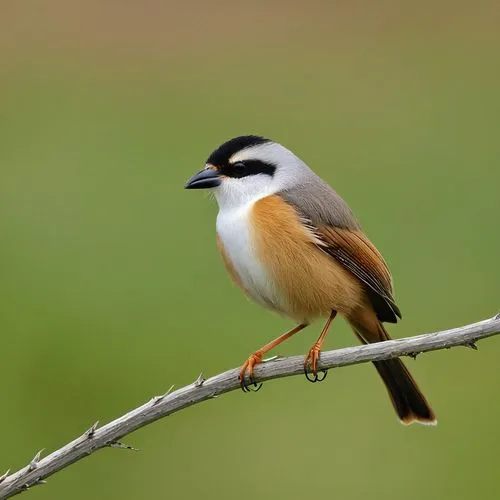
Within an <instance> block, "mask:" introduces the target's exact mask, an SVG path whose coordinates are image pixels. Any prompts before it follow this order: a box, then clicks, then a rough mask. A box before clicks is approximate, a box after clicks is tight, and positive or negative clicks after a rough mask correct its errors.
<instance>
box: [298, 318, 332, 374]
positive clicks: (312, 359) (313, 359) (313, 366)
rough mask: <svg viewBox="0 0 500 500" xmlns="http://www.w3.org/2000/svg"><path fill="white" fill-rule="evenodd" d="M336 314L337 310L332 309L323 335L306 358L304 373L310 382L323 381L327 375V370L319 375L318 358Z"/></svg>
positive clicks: (322, 332)
mask: <svg viewBox="0 0 500 500" xmlns="http://www.w3.org/2000/svg"><path fill="white" fill-rule="evenodd" d="M335 316H337V311H332V312H331V313H330V316H329V317H328V319H327V321H326V323H325V326H324V327H323V330H322V331H321V335H320V336H319V337H318V340H316V342H315V343H314V345H313V346H312V347H311V349H309V352H308V353H307V356H306V359H305V360H304V373H305V374H306V378H307V380H309V382H321V381H322V380H324V378H325V377H326V373H327V372H326V371H323V377H322V378H319V377H318V359H319V353H320V351H321V346H322V345H323V342H324V341H325V339H326V336H327V334H328V330H329V328H330V325H331V324H332V321H333V319H334V318H335ZM308 368H309V369H310V371H311V373H312V374H313V377H312V378H309V370H308Z"/></svg>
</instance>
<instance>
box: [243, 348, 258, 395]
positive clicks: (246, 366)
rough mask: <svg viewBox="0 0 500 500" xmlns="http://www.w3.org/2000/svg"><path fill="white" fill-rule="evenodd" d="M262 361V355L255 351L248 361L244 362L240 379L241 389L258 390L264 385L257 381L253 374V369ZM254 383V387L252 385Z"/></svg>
mask: <svg viewBox="0 0 500 500" xmlns="http://www.w3.org/2000/svg"><path fill="white" fill-rule="evenodd" d="M259 363H262V355H261V354H259V353H254V354H252V355H251V356H250V357H249V358H248V359H247V360H246V361H245V363H243V366H242V367H241V369H240V375H239V380H240V386H241V390H242V391H243V392H257V391H258V390H260V388H261V387H262V384H261V383H257V382H255V379H254V376H253V371H254V368H255V365H257V364H259ZM247 370H248V382H249V384H247V382H246V380H245V374H246V372H247ZM252 385H253V387H254V388H253V389H252V387H251V386H252Z"/></svg>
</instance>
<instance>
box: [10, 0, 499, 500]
mask: <svg viewBox="0 0 500 500" xmlns="http://www.w3.org/2000/svg"><path fill="white" fill-rule="evenodd" d="M52 3H53V5H52V7H53V8H52V9H48V10H47V11H46V12H45V11H44V12H41V11H40V10H35V11H31V10H28V6H27V5H25V4H24V2H22V3H15V4H16V7H15V9H17V10H14V7H13V5H14V3H13V4H12V6H10V7H7V6H4V7H2V8H5V9H6V12H4V15H3V16H2V21H1V23H3V26H0V27H2V29H0V31H1V32H2V35H0V36H1V37H2V40H3V43H2V45H3V48H2V50H1V54H2V56H1V57H2V61H1V63H2V64H1V67H2V69H1V71H2V78H1V79H0V92H1V100H0V106H1V109H0V234H1V235H2V244H1V245H0V298H1V304H2V307H1V314H0V328H1V332H2V363H1V378H2V406H3V411H2V412H1V413H0V429H1V435H0V439H1V447H0V467H3V469H6V468H7V467H14V468H17V467H20V466H22V465H24V464H26V463H27V461H28V460H29V459H31V457H32V456H33V455H34V453H35V452H36V451H37V450H38V449H40V448H43V447H45V448H46V449H47V450H53V449H55V448H57V447H59V446H61V445H62V444H64V443H65V442H67V441H69V440H70V439H72V438H73V437H75V436H76V435H77V434H78V433H81V432H83V431H84V430H85V429H87V428H88V427H89V426H90V425H91V424H92V423H93V422H94V421H95V420H96V419H97V418H99V419H100V420H101V421H102V422H106V421H108V420H110V419H112V418H115V417H117V416H118V415H120V414H122V413H124V412H125V411H127V410H129V409H131V408H132V407H134V406H137V405H139V404H141V403H142V402H144V401H145V400H147V399H149V398H150V397H151V396H153V395H154V394H159V393H162V392H164V391H165V390H166V389H167V388H168V387H169V386H170V385H171V384H173V383H175V384H176V386H181V385H183V384H186V383H189V382H192V381H193V380H194V379H195V378H196V376H197V375H198V373H199V372H200V371H201V370H203V371H204V373H205V374H206V375H210V374H214V373H217V372H220V371H222V370H225V369H228V368H231V367H234V366H237V365H239V364H240V363H241V362H242V361H243V360H244V359H245V358H246V356H248V355H249V354H250V352H252V351H253V350H255V349H256V348H257V347H259V346H261V345H262V344H264V343H265V342H267V341H269V340H270V339H272V338H274V337H275V336H277V335H278V334H280V333H281V332H282V331H284V330H285V329H286V328H288V327H289V325H290V323H289V322H287V321H285V320H282V319H279V318H277V317H274V316H273V315H271V314H270V313H267V312H265V311H264V310H261V309H259V308H258V306H256V305H253V304H252V303H250V302H249V301H248V300H247V299H245V297H244V296H243V295H242V294H241V293H240V292H239V291H238V290H236V288H235V287H234V286H233V285H232V284H231V283H230V281H229V279H228V278H227V276H226V275H225V272H224V270H223V267H222V265H221V262H220V259H219V257H218V255H217V252H216V249H215V244H214V238H215V235H214V225H215V215H216V206H215V204H214V202H213V201H212V200H211V199H210V198H209V197H207V196H203V194H201V193H199V192H186V191H184V190H183V183H184V181H185V180H186V179H187V178H188V177H189V176H190V175H191V174H192V173H193V172H195V171H196V170H198V169H199V168H201V166H202V165H203V163H204V159H205V158H206V157H207V156H208V154H209V153H210V152H211V150H212V149H213V148H215V147H216V146H217V145H218V144H219V143H221V142H223V141H225V140H226V139H228V138H230V137H232V136H235V135H239V134H243V133H258V134H262V135H266V136H269V137H271V138H273V139H275V140H278V141H280V142H282V143H284V144H285V145H286V146H288V147H290V148H291V149H293V150H294V151H295V152H296V153H297V154H299V155H300V156H301V157H302V158H303V159H304V160H305V161H306V162H308V163H309V164H310V165H311V166H312V167H313V168H314V169H315V170H316V171H317V172H319V173H320V174H321V175H322V176H323V177H324V178H325V180H327V181H328V182H329V183H331V184H332V185H333V186H334V187H335V188H336V189H337V191H338V192H339V193H340V194H341V195H342V196H343V197H344V198H345V199H346V200H347V201H348V202H349V204H350V205H351V206H352V208H353V210H354V211H355V213H356V215H357V216H358V218H359V219H360V221H361V223H362V225H363V227H364V228H365V230H366V232H367V233H368V234H369V236H370V237H371V239H372V240H373V241H374V242H375V243H376V244H377V246H378V247H379V248H380V250H381V251H382V252H383V254H384V256H385V257H386V259H387V261H388V262H389V264H390V267H391V269H392V271H393V274H394V280H395V286H396V294H397V298H398V301H399V304H400V306H401V309H402V311H403V316H404V321H402V322H401V323H400V324H398V325H396V326H393V327H391V331H392V332H393V334H394V335H395V336H399V337H401V336H406V335H412V334H417V333H422V332H424V331H432V330H437V329H442V328H447V327H453V326H459V325H461V324H465V323H469V322H473V321H476V320H480V319H484V318H486V317H489V316H492V315H493V314H494V313H496V312H497V311H498V306H499V303H498V297H499V293H498V292H499V285H498V283H499V282H500V271H499V270H498V263H497V257H498V255H499V253H500V235H499V222H498V215H499V209H500V198H499V195H498V183H499V181H500V170H499V167H498V160H499V158H500V141H499V140H498V130H499V125H500V124H499V116H500V115H499V111H500V109H499V108H500V97H499V93H498V87H499V84H500V81H499V79H500V68H499V65H498V49H499V44H498V42H499V37H498V32H497V30H493V29H492V28H491V26H492V24H491V22H492V21H491V20H492V19H493V17H494V16H496V15H497V14H498V8H497V7H495V6H494V4H493V3H491V4H486V3H485V4H484V5H479V4H478V5H475V4H474V5H473V4H471V5H470V6H469V10H463V9H462V10H461V7H459V6H456V5H455V4H453V5H454V6H453V8H448V5H447V4H443V5H442V6H441V5H439V8H438V7H436V6H435V4H432V5H433V6H434V7H433V8H431V7H430V6H431V4H430V3H429V4H428V5H427V4H426V3H424V4H422V5H420V4H419V6H420V7H418V8H417V7H416V6H415V5H414V6H413V9H414V10H415V12H408V13H407V14H404V13H402V12H401V8H400V7H399V8H398V6H397V5H396V4H394V6H392V7H391V6H390V5H389V4H384V9H383V10H382V11H378V10H377V9H375V8H373V7H372V8H370V4H368V3H367V4H363V3H361V4H359V5H358V7H357V8H355V7H351V8H347V7H345V8H344V9H341V8H340V7H338V6H337V7H332V6H331V5H330V6H327V5H326V4H325V5H323V4H321V3H320V2H316V3H314V2H313V3H312V4H310V5H309V4H308V5H309V7H307V8H306V7H305V4H304V5H302V4H300V3H299V2H292V3H290V5H289V6H288V7H286V6H285V4H281V5H279V4H278V3H277V4H276V5H275V6H274V8H270V9H269V11H265V10H263V9H262V8H259V7H257V6H256V7H255V9H253V10H252V9H250V8H249V7H243V6H241V7H238V6H237V5H236V4H231V6H229V5H230V4H226V3H223V2H221V4H220V5H219V7H218V8H217V9H215V8H213V9H205V10H206V11H204V10H203V8H201V7H200V6H202V5H206V4H202V3H196V2H191V3H189V2H188V5H183V6H182V7H180V6H176V5H175V4H169V3H168V2H167V3H166V4H165V5H167V4H168V5H169V8H167V7H165V5H162V6H160V4H159V3H157V2H153V1H152V0H148V2H146V3H145V4H144V8H143V9H140V8H139V7H137V6H136V11H137V12H140V14H141V17H140V19H139V20H138V21H137V23H136V24H134V16H133V15H132V14H130V9H131V7H130V5H128V4H127V8H125V7H124V11H126V12H128V14H129V16H128V18H125V17H121V16H120V15H119V13H120V12H122V11H121V8H122V7H121V4H120V3H117V2H105V3H104V5H105V6H106V9H107V10H106V13H107V14H106V15H107V17H106V16H104V14H103V16H100V10H99V9H103V11H104V9H105V7H104V6H102V7H100V6H99V5H98V4H97V3H96V2H90V3H89V4H88V6H87V7H86V8H85V7H84V6H83V4H82V5H80V6H79V7H78V8H77V4H76V3H73V2H69V3H66V4H64V5H63V3H62V2H52ZM47 4H51V2H47ZM21 5H25V6H24V7H20V6H21ZM137 5H139V4H137ZM113 6H114V7H113ZM188 7H192V9H193V10H192V11H190V10H189V9H188ZM195 7H200V9H201V11H198V10H196V8H195ZM9 8H10V9H11V11H9ZM23 8H24V9H26V10H25V11H23ZM59 8H60V9H62V10H61V11H59V10H58V9H59ZM113 8H114V10H113ZM92 9H93V10H92ZM127 9H129V10H127ZM417 10H418V14H419V15H415V14H416V13H417V12H416V11H417ZM70 11H71V12H72V13H73V15H72V17H66V16H68V15H69V12H70ZM178 11H179V12H180V14H179V13H178ZM60 12H63V13H64V16H63V15H62V14H61V15H59V14H60ZM114 12H116V13H117V15H116V18H114V17H113V16H112V15H111V14H112V13H114ZM190 12H192V15H191V14H189V13H190ZM266 12H267V15H266ZM92 13H93V14H94V16H92V15H91V14H92ZM181 14H182V15H181ZM80 16H81V17H80ZM176 16H177V17H176ZM203 16H208V17H206V18H204V17H203ZM204 19H205V21H204ZM68 20H69V21H68ZM94 21H95V22H94ZM68 23H69V24H68ZM149 23H150V24H149ZM193 23H194V24H193ZM218 23H219V24H220V25H219V24H218ZM149 26H151V27H152V28H151V30H148V27H149ZM56 27H57V28H58V29H56ZM49 28H50V29H49ZM139 28H143V29H139ZM226 28H227V29H226ZM155 37H156V38H155ZM101 49H102V50H101ZM319 327H320V325H319V324H318V325H317V326H316V330H318V329H319ZM316 335H317V332H315V331H314V328H312V329H311V330H308V331H306V332H304V333H303V334H301V335H300V336H299V337H297V338H294V339H293V340H291V341H289V342H288V343H286V344H284V345H283V346H282V347H280V349H279V353H280V354H283V355H285V354H297V353H303V352H304V353H305V352H306V350H307V349H308V348H309V347H310V344H312V342H313V341H314V340H315V338H316ZM354 342H355V341H354V338H353V336H352V334H351V332H350V331H349V330H348V328H347V327H346V326H345V324H344V323H343V322H342V321H341V320H339V321H338V323H337V322H336V324H335V327H334V328H333V331H332V334H331V335H330V337H329V339H328V342H327V348H334V347H339V346H343V345H351V344H353V343H354ZM479 347H480V349H479V351H478V352H477V353H474V352H472V351H469V350H467V349H453V350H451V351H440V352H437V353H434V354H430V355H423V356H421V357H419V358H418V360H417V361H416V362H413V361H411V360H409V361H408V364H409V365H410V368H411V370H412V372H413V373H414V374H415V377H416V378H417V380H418V381H419V383H420V384H421V386H422V388H423V390H424V392H425V393H426V395H427V396H428V398H429V400H430V401H431V402H432V404H433V406H434V408H435V411H436V413H437V415H438V418H439V420H440V424H439V425H438V426H437V427H436V428H422V427H416V426H412V427H409V428H405V427H403V426H401V425H399V424H398V423H397V420H396V419H395V416H394V414H393V410H392V408H391V405H390V403H389V400H388V398H387V396H386V394H385V391H384V389H383V386H382V384H381V383H380V381H379V380H378V378H377V377H376V374H375V371H374V370H373V368H372V367H371V366H368V365H367V366H355V367H351V368H345V369H342V370H336V371H333V372H332V373H330V376H329V377H328V379H327V380H326V381H325V383H323V384H320V385H311V384H309V383H306V382H305V381H304V380H303V379H302V378H301V377H294V378H293V379H289V380H286V381H283V380H282V381H275V382H272V383H267V384H265V387H264V388H263V390H262V391H261V392H259V394H258V395H253V394H251V395H246V396H245V395H243V394H240V393H232V394H229V395H227V396H224V397H223V398H220V399H217V400H216V401H212V402H209V403H207V404H204V405H200V406H196V407H194V408H191V409H189V410H186V411H183V412H182V413H180V414H176V415H174V416H172V417H169V418H168V419H166V420H163V421H160V422H158V423H156V424H154V425H151V426H148V427H147V428H145V429H142V430H140V431H138V432H136V433H135V434H134V435H132V436H129V437H128V438H127V440H126V442H130V444H132V445H134V446H136V447H138V448H141V449H142V450H143V452H142V453H139V454H135V453H126V452H122V451H118V450H106V451H104V452H100V453H98V454H96V455H95V456H93V457H92V458H90V459H88V460H85V461H83V462H81V463H78V464H76V465H73V466H72V467H70V468H69V469H67V470H65V471H64V472H62V473H60V474H58V475H57V476H56V477H54V478H52V479H50V481H49V484H48V485H47V486H44V487H41V488H37V489H35V490H33V491H32V492H30V493H29V495H30V498H34V499H36V498H39V499H45V498H47V499H48V498H50V499H57V498H61V499H62V498H68V496H70V497H71V498H73V499H75V500H76V499H86V498H123V499H127V498H130V499H132V498H134V499H135V498H183V499H191V498H207V499H211V498H214V499H226V498H227V499H232V498H235V497H237V498H239V499H240V500H246V499H250V498H256V497H259V498H285V497H289V498H303V497H306V496H307V497H315V496H320V495H323V496H325V495H329V496H335V497H338V498H343V499H358V498H363V497H365V496H368V495H369V496H370V497H371V498H374V499H377V498H383V499H384V500H391V499H399V498H401V494H404V497H405V499H406V500H413V499H421V498H422V497H423V496H425V498H426V499H428V500H433V499H442V498H456V499H459V498H464V499H466V498H492V497H493V496H494V493H493V492H494V491H496V490H497V489H498V488H497V484H496V476H495V474H494V471H495V470H496V468H497V467H496V466H497V465H498V464H499V461H498V450H497V447H496V446H495V443H496V442H497V441H498V439H499V437H500V434H499V432H500V431H499V430H498V425H497V423H498V420H499V418H500V402H499V400H498V397H497V396H496V394H497V390H498V382H499V375H498V356H499V355H500V344H499V342H498V339H496V338H493V339H491V340H487V341H484V342H482V343H481V344H480V346H479Z"/></svg>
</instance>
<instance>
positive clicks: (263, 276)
mask: <svg viewBox="0 0 500 500" xmlns="http://www.w3.org/2000/svg"><path fill="white" fill-rule="evenodd" d="M252 207H253V202H250V203H248V204H246V205H243V206H239V207H232V208H231V209H226V210H221V211H219V214H218V215H217V234H218V235H219V238H220V239H221V241H222V244H223V245H224V250H225V252H226V254H227V257H228V258H229V260H230V261H231V264H232V265H233V267H234V269H235V271H236V272H237V273H238V276H239V277H240V279H241V281H242V283H243V286H244V287H245V289H246V290H247V291H248V293H249V294H250V296H251V297H252V298H253V299H254V300H255V301H256V302H257V303H259V304H260V305H262V306H264V307H268V308H271V309H275V310H277V311H284V310H286V306H285V304H284V299H283V297H282V296H281V294H279V293H278V291H277V290H276V288H275V286H274V284H273V282H272V280H271V279H270V277H269V275H268V273H267V272H266V269H265V268H264V266H263V265H262V264H261V262H260V261H259V259H258V258H257V255H256V252H255V248H254V244H253V237H252V228H251V225H250V224H251V223H250V217H249V215H250V213H251V210H252Z"/></svg>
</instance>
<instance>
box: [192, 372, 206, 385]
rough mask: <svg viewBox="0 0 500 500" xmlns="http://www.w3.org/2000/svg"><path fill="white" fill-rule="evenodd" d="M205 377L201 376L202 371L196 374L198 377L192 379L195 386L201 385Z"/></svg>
mask: <svg viewBox="0 0 500 500" xmlns="http://www.w3.org/2000/svg"><path fill="white" fill-rule="evenodd" d="M205 380H206V378H204V377H203V372H201V373H200V374H199V375H198V378H197V379H196V380H195V381H194V386H195V387H201V386H202V385H203V383H204V382H205Z"/></svg>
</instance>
